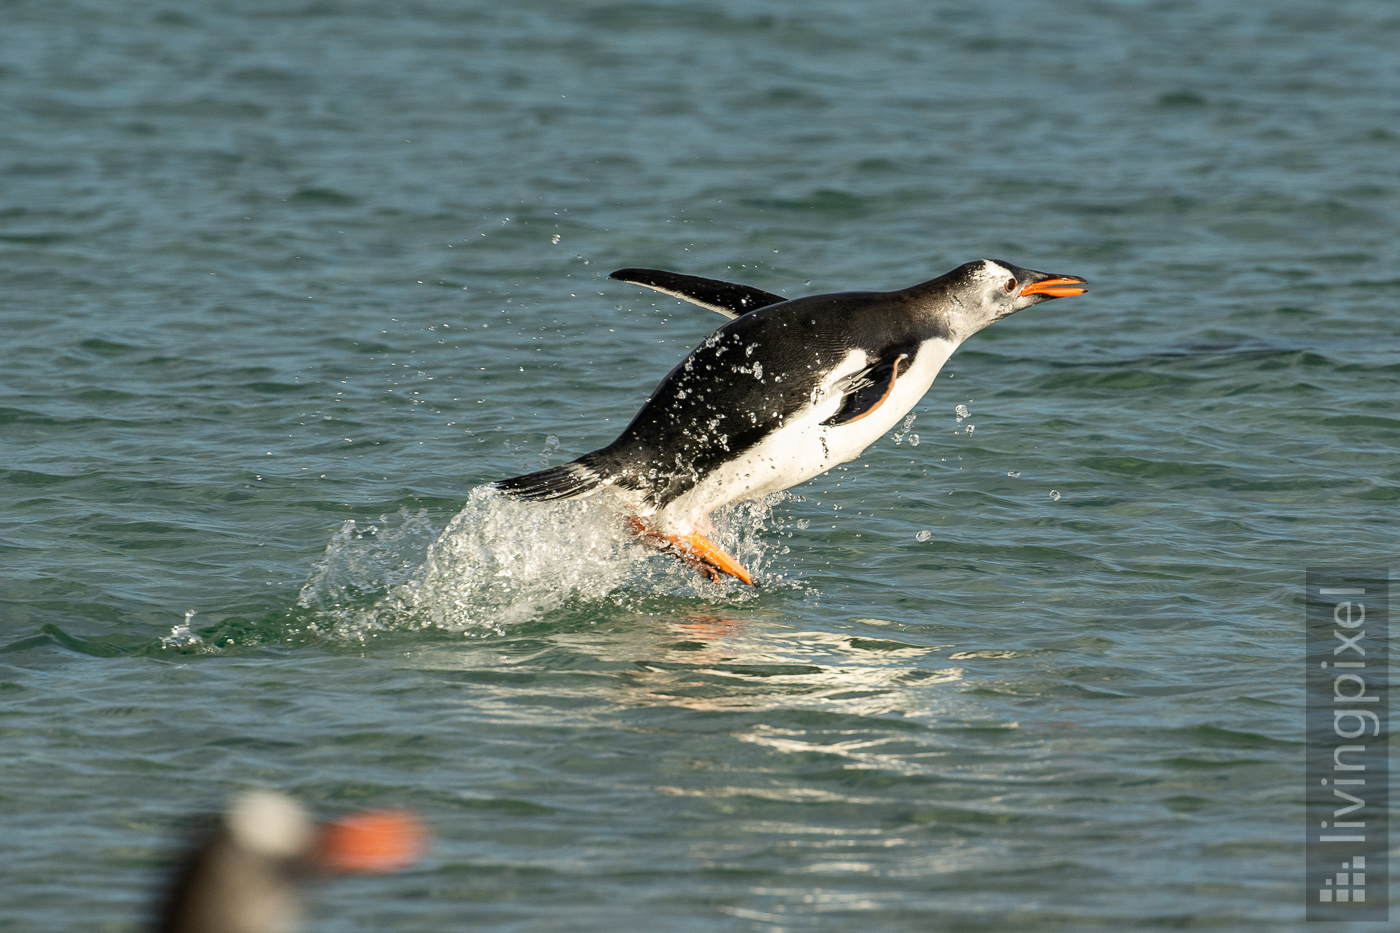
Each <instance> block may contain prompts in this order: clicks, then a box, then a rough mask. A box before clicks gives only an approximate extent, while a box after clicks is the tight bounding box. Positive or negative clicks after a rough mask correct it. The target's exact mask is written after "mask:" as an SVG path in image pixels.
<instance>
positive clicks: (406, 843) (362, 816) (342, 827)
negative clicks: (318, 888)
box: [314, 810, 428, 872]
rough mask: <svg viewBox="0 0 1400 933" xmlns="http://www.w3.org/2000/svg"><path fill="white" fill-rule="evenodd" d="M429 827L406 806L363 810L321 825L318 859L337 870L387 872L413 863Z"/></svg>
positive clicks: (331, 868)
mask: <svg viewBox="0 0 1400 933" xmlns="http://www.w3.org/2000/svg"><path fill="white" fill-rule="evenodd" d="M427 835H428V833H427V830H425V829H424V828H423V824H422V823H420V822H419V821H418V818H417V817H415V816H414V815H413V814H412V813H409V812H408V811H406V810H362V811H360V812H359V813H351V814H350V815H349V816H343V817H341V818H340V819H338V820H335V821H334V822H331V823H326V824H324V825H323V826H322V827H321V832H320V836H319V838H318V839H317V840H316V852H315V855H314V859H315V861H316V863H317V864H318V865H320V866H321V867H322V868H324V869H326V870H328V871H333V872H385V871H396V870H398V869H400V868H405V867H407V866H409V865H412V864H413V863H414V862H416V861H417V860H418V856H419V855H421V854H422V852H423V845H424V841H425V840H426V838H427Z"/></svg>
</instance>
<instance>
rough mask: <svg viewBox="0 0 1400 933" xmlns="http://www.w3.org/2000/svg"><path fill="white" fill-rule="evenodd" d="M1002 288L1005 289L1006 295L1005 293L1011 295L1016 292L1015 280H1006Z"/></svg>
mask: <svg viewBox="0 0 1400 933" xmlns="http://www.w3.org/2000/svg"><path fill="white" fill-rule="evenodd" d="M1002 288H1004V289H1006V293H1007V294H1008V295H1009V294H1011V293H1012V292H1013V291H1015V290H1016V280H1015V279H1007V280H1006V284H1005V285H1003V286H1002Z"/></svg>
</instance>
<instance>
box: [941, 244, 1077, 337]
mask: <svg viewBox="0 0 1400 933" xmlns="http://www.w3.org/2000/svg"><path fill="white" fill-rule="evenodd" d="M943 278H944V280H945V281H946V282H947V287H948V291H947V295H948V298H949V299H950V303H951V304H952V309H951V313H950V314H949V323H950V324H952V325H953V328H954V330H955V332H956V333H957V334H958V336H959V337H960V339H962V340H966V339H967V338H968V337H971V336H972V335H973V334H975V333H977V332H978V331H979V330H982V329H983V328H984V327H987V326H988V325H991V324H995V323H996V322H997V321H1000V320H1001V319H1002V318H1004V317H1008V316H1009V315H1012V314H1015V313H1016V312H1017V311H1022V310H1024V309H1026V308H1029V307H1031V306H1032V305H1038V304H1040V303H1041V302H1042V301H1049V300H1050V299H1052V298H1068V297H1069V296H1071V295H1082V294H1084V292H1086V291H1088V289H1087V288H1085V286H1086V285H1087V284H1088V283H1087V282H1086V281H1085V280H1084V279H1081V278H1080V277H1079V276H1077V275H1059V274H1056V273H1050V272H1036V271H1034V270H1033V269H1023V268H1021V267H1020V266H1017V265H1013V264H1012V263H1009V262H1006V261H1004V260H1000V259H979V260H977V261H975V262H969V263H966V264H964V265H961V266H959V267H958V268H956V269H954V270H953V271H952V272H950V273H948V274H947V275H946V276H944V277H943Z"/></svg>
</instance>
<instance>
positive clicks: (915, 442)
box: [909, 434, 919, 447]
mask: <svg viewBox="0 0 1400 933" xmlns="http://www.w3.org/2000/svg"><path fill="white" fill-rule="evenodd" d="M909 446H910V447H918V446H919V435H917V434H911V435H909Z"/></svg>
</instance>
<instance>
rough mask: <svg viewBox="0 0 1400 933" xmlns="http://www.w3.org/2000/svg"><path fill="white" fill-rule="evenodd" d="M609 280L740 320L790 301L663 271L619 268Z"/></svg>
mask: <svg viewBox="0 0 1400 933" xmlns="http://www.w3.org/2000/svg"><path fill="white" fill-rule="evenodd" d="M608 278H610V279H617V280H618V281H619V282H631V283H632V284H633V285H645V286H646V287H647V288H654V289H656V290H657V291H658V292H662V293H663V294H667V295H671V296H673V297H676V298H680V299H682V300H684V301H689V302H690V303H691V304H697V305H699V306H700V307H702V308H708V309H709V310H711V311H717V312H719V313H720V314H723V315H724V316H725V317H727V318H736V317H739V316H741V315H744V314H748V313H749V312H750V311H753V310H755V309H756V308H766V307H768V306H769V305H775V304H778V303H779V302H783V301H787V299H786V298H784V297H783V296H782V295H775V294H773V293H772V292H765V291H764V290H763V289H761V288H752V287H751V286H748V285H736V284H735V283H733V282H722V281H720V280H719V279H705V278H701V277H700V276H698V275H682V274H681V273H679V272H665V271H663V270H661V269H618V270H617V271H616V272H614V273H613V274H612V275H610V276H608Z"/></svg>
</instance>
